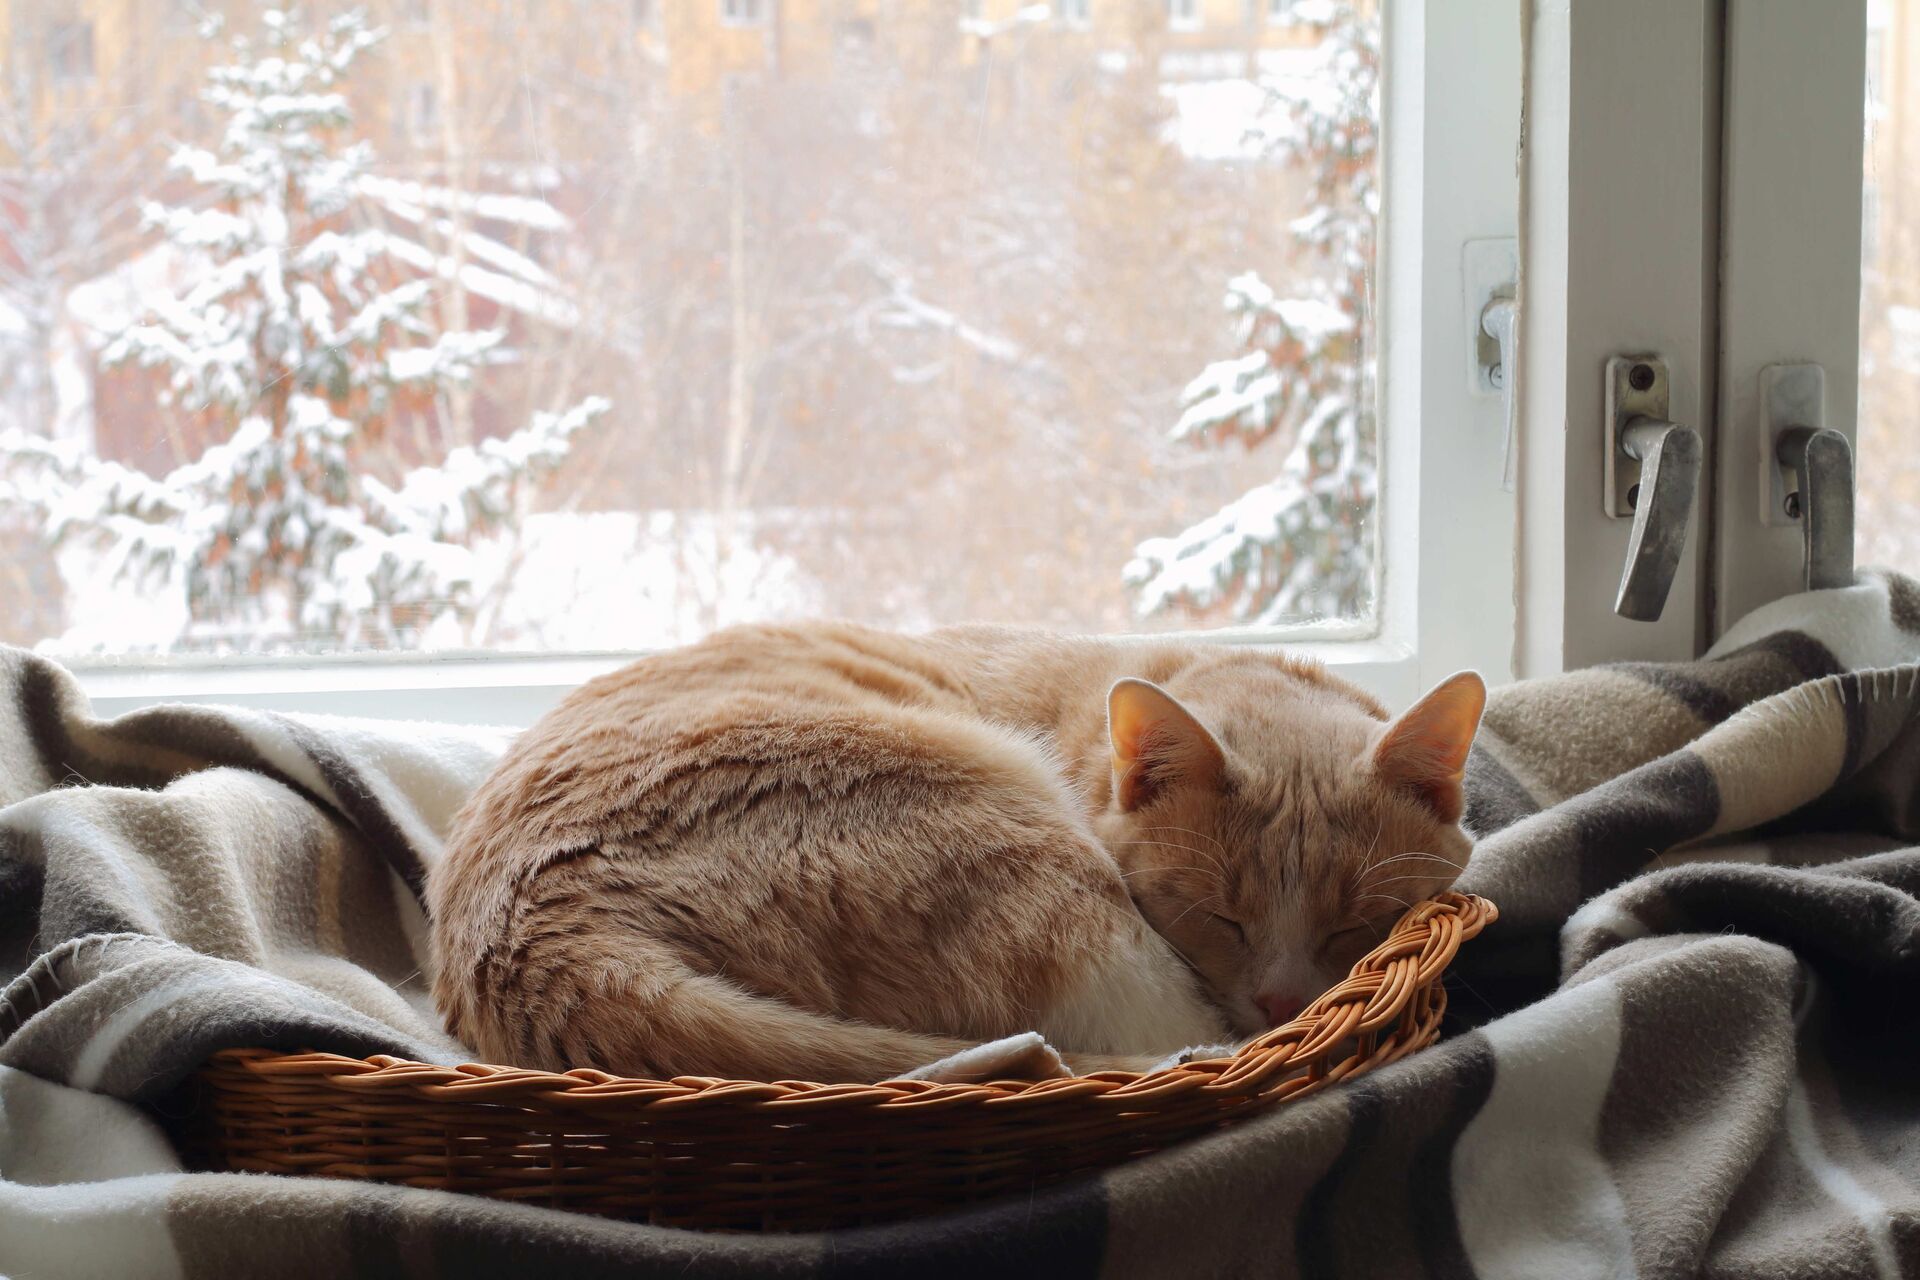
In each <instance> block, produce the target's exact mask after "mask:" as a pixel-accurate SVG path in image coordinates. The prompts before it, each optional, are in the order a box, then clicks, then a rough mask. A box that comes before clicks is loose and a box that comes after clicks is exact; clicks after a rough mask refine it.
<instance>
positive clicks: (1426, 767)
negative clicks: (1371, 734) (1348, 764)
mask: <svg viewBox="0 0 1920 1280" xmlns="http://www.w3.org/2000/svg"><path fill="white" fill-rule="evenodd" d="M1486 705H1487V685H1486V682H1485V681H1484V680H1482V679H1481V678H1480V674H1479V673H1478V672H1476V671H1462V672H1461V673H1460V674H1458V675H1454V676H1448V677H1447V678H1446V679H1445V680H1442V681H1441V682H1440V683H1439V684H1437V685H1435V686H1434V688H1433V689H1432V691H1431V692H1429V693H1428V694H1427V696H1426V697H1424V698H1422V699H1420V701H1418V702H1416V703H1414V704H1413V706H1411V707H1409V708H1408V709H1407V711H1406V714H1404V715H1402V716H1401V717H1400V718H1399V719H1398V720H1395V721H1394V722H1393V723H1392V724H1390V725H1388V726H1387V730H1386V732H1385V733H1383V734H1382V735H1381V736H1380V741H1379V743H1378V744H1377V745H1376V746H1375V747H1374V748H1373V770H1374V773H1375V775H1376V776H1377V777H1379V778H1380V780H1381V781H1383V782H1385V783H1387V784H1388V785H1389V786H1393V787H1398V788H1400V789H1401V790H1403V791H1409V792H1411V793H1413V795H1414V796H1416V797H1418V799H1419V800H1420V802H1421V803H1422V804H1424V805H1426V806H1427V807H1428V808H1429V809H1431V810H1433V813H1434V816H1435V817H1437V818H1439V819H1440V821H1442V822H1458V821H1460V814H1461V811H1462V810H1463V809H1464V808H1465V807H1466V799H1465V797H1464V796H1463V795H1462V794H1461V790H1460V783H1461V779H1462V777H1463V776H1464V775H1465V773H1466V769H1467V751H1468V749H1469V748H1471V747H1472V746H1473V735H1474V733H1475V731H1476V730H1478V729H1479V727H1480V713H1481V712H1482V711H1483V710H1485V709H1486Z"/></svg>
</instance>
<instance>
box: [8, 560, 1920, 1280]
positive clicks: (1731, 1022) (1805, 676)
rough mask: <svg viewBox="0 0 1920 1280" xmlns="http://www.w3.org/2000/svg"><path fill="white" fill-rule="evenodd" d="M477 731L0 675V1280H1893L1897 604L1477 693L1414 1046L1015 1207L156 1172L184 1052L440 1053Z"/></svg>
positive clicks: (1908, 1132)
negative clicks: (1264, 1278) (632, 1216)
mask: <svg viewBox="0 0 1920 1280" xmlns="http://www.w3.org/2000/svg"><path fill="white" fill-rule="evenodd" d="M510 737H511V733H510V731H507V730H489V729H469V728H464V727H456V726H444V725H425V724H408V723H399V722H372V721H353V720H345V719H334V718H328V717H322V716H293V715H277V714H272V713H266V712H259V711H250V710H242V709H236V708H225V707H197V706H192V707H190V706H169V707H158V708H153V709H150V710H146V711H141V712H138V713H134V714H132V715H128V716H123V717H121V718H119V719H117V720H113V721H100V720H97V719H95V718H94V717H93V716H92V715H91V713H90V711H89V709H88V706H87V703H86V699H85V697H84V695H83V694H82V692H81V690H80V688H79V686H78V684H77V683H76V682H75V681H74V680H73V679H72V678H71V677H70V676H69V675H68V674H67V673H66V672H65V671H64V670H62V669H61V668H60V667H59V666H58V665H57V664H55V663H53V662H51V661H49V660H47V659H45V658H42V657H38V656H35V655H32V654H28V653H23V652H20V651H14V650H0V1274H7V1275H14V1276H29V1275H31V1276H40V1275H47V1276H64V1275H74V1276H80V1275H177V1276H189V1277H191V1276H201V1275H205V1276H209V1277H212V1276H226V1275H233V1274H247V1273H255V1272H266V1271H269V1270H272V1271H274V1272H276V1273H281V1274H288V1275H305V1274H316V1275H319V1274H344V1273H347V1272H351V1271H356V1270H357V1271H363V1272H366V1273H368V1274H407V1275H413V1274H418V1275H438V1274H447V1273H453V1272H456V1271H457V1272H459V1273H460V1274H463V1275H474V1274H482V1275H484V1274H502V1275H510V1274H521V1273H524V1272H526V1271H529V1270H532V1269H535V1268H540V1269H551V1270H554V1271H556V1272H559V1271H565V1272H567V1273H569V1274H581V1275H593V1274H601V1273H606V1274H616V1273H617V1274H628V1275H630V1274H652V1273H654V1272H660V1273H664V1274H673V1275H679V1276H735V1275H762V1274H766V1275H794V1276H800V1275H808V1276H813V1275H868V1274H872V1275H884V1274H896V1273H905V1272H910V1273H912V1274H916V1275H939V1274H949V1273H951V1274H956V1275H959V1274H966V1275H977V1274H983V1273H986V1274H1000V1273H1005V1274H1041V1273H1045V1274H1047V1275H1049V1276H1052V1277H1060V1276H1071V1275H1095V1274H1105V1275H1110V1276H1141V1277H1148V1276H1164V1275H1209V1276H1212V1275H1234V1274H1256V1273H1257V1274H1263V1275H1264V1274H1274V1273H1276V1272H1278V1273H1281V1274H1308V1275H1355V1276H1375V1275H1388V1274H1392V1275H1400V1274H1435V1275H1448V1276H1464V1275H1476V1276H1487V1277H1494V1276H1508V1275H1511V1276H1543V1275H1554V1276H1562V1275H1564V1276H1579V1275H1675V1276H1679V1275H1701V1274H1704V1275H1715V1276H1728V1277H1734V1276H1738V1277H1758V1278H1762V1280H1764V1278H1765V1277H1773V1276H1779V1277H1795V1276H1809V1275H1820V1276H1848V1275H1862V1276H1893V1275H1899V1274H1916V1273H1920V1069H1917V1068H1916V1065H1915V1064H1916V1063H1917V1062H1920V1018H1916V1017H1915V1013H1916V1011H1920V849H1916V848H1913V847H1911V846H1912V844H1913V843H1914V842H1915V841H1916V840H1920V586H1916V584H1915V583H1913V582H1912V581H1910V580H1908V579H1906V578H1904V577H1900V576H1898V575H1893V574H1869V575H1864V576H1863V577H1862V578H1861V580H1860V582H1859V584H1858V585H1856V586H1854V587H1851V588H1848V589H1845V590H1842V591H1831V592H1819V593H1810V594H1808V595H1804V596H1799V597H1795V598H1793V599H1789V600H1784V601H1780V602H1777V603H1776V604H1774V605H1770V606H1768V607H1767V608H1765V609H1762V610H1760V611H1758V612H1757V613H1755V614H1754V615H1752V616H1751V617H1749V618H1747V619H1744V620H1743V621H1742V622H1741V623H1739V624H1738V625H1737V626H1736V627H1734V628H1733V629H1732V630H1731V631H1730V632H1729V633H1728V635H1727V637H1726V638H1725V639H1723V640H1722V642H1721V643H1720V644H1719V645H1717V646H1715V648H1714V649H1713V650H1712V651H1710V652H1709V653H1708V654H1707V655H1706V657H1704V658H1702V659H1701V660H1699V661H1697V662H1691V663H1679V664H1647V663H1624V664H1618V665H1614V666H1607V667H1601V668H1595V669H1592V670H1587V671H1580V672H1573V673H1569V674H1567V675H1564V676H1557V677H1552V678H1548V679H1542V680H1536V681H1530V682H1523V683H1521V684H1518V685H1514V686H1511V687H1508V688H1505V689H1500V690H1496V691H1495V693H1494V694H1493V696H1492V699H1491V701H1490V704H1489V707H1488V712H1487V716H1486V721H1485V725H1484V728H1483V732H1482V735H1481V738H1480V740H1479V742H1478V743H1477V744H1476V746H1475V749H1474V753H1473V757H1472V760H1471V762H1470V765H1469V771H1468V792H1469V811H1468V812H1469V821H1470V823H1471V824H1472V825H1473V827H1474V829H1475V830H1476V832H1477V833H1478V834H1479V835H1480V837H1481V842H1480V844H1479V847H1478V848H1477V850H1476V852H1475V855H1474V858H1473V861H1472V864H1471V865H1470V866H1469V868H1468V870H1467V872H1466V874H1465V875H1464V876H1463V878H1462V881H1461V884H1460V887H1461V888H1462V889H1465V890H1468V891H1471V892H1475V893H1480V894H1484V895H1486V896H1487V897H1489V898H1491V899H1493V900H1494V901H1496V902H1497V903H1498V904H1499V906H1500V909H1501V919H1500V921H1499V922H1498V923H1497V924H1496V925H1494V926H1493V927H1491V928H1490V929H1489V930H1488V931H1487V932H1486V933H1485V934H1484V935H1483V936H1482V938H1481V939H1479V940H1478V941H1476V942H1475V943H1473V944H1471V945H1470V946H1469V947H1467V948H1466V949H1465V950H1464V951H1463V952H1462V955H1461V959H1460V961H1459V963H1458V965H1457V967H1456V971H1455V973H1454V974H1453V975H1452V977H1451V979H1450V984H1449V986H1450V992H1451V996H1452V1000H1453V1012H1454V1020H1453V1026H1454V1030H1455V1034H1453V1035H1451V1036H1450V1037H1449V1038H1448V1039H1446V1040H1444V1041H1443V1042H1442V1043H1440V1044H1439V1045H1437V1046H1435V1047H1434V1048H1433V1049H1431V1050H1428V1051H1426V1052H1424V1053H1421V1054H1417V1055H1415V1056H1414V1057H1413V1058H1410V1059H1408V1060H1407V1061H1405V1062H1403V1063H1400V1064H1398V1065H1396V1066H1394V1067H1391V1068H1388V1069H1385V1070H1382V1071H1379V1072H1376V1073H1374V1074H1372V1075H1369V1076H1366V1077H1363V1078H1361V1079H1360V1080H1358V1081H1355V1082H1352V1083H1350V1084H1348V1085H1345V1086H1343V1087H1341V1088H1338V1089H1335V1090H1331V1091H1329V1092H1327V1093H1324V1094H1320V1095H1316V1096H1315V1097H1312V1098H1309V1099H1307V1100H1304V1101H1302V1102H1300V1103H1297V1104H1292V1105H1289V1106H1286V1107H1282V1108H1280V1109H1279V1110H1277V1111H1275V1112H1273V1113H1272V1114H1269V1115H1267V1116H1264V1117H1260V1118H1258V1119H1256V1120H1253V1121H1249V1122H1246V1123H1244V1124H1241V1125H1238V1126H1236V1127H1234V1128H1232V1129H1230V1130H1227V1131H1224V1132H1222V1133H1220V1134H1218V1135H1215V1136H1213V1137H1210V1138H1207V1139H1203V1140H1200V1141H1196V1142H1192V1143H1188V1144H1185V1145H1183V1146H1181V1147H1179V1148H1176V1149H1174V1150H1172V1151H1168V1152H1165V1153H1163V1154H1161V1155H1159V1156H1155V1157H1151V1158H1148V1159H1144V1160H1140V1161H1136V1162H1134V1163H1132V1164H1129V1165H1127V1166H1124V1167H1121V1168H1118V1169H1115V1170H1112V1171H1110V1172H1109V1173H1107V1174H1105V1175H1103V1176H1101V1177H1099V1178H1093V1179H1087V1180H1084V1181H1082V1182H1078V1183H1074V1184H1070V1185H1065V1186H1060V1187H1054V1188H1048V1189H1043V1190H1040V1191H1037V1192H1036V1193H1035V1194H1034V1195H1033V1196H1032V1197H1030V1198H1028V1199H1026V1200H1023V1201H1021V1202H1019V1203H1017V1204H1011V1203H1010V1204H997V1205H988V1206H982V1207H978V1208H974V1209H969V1210H965V1211H961V1212H957V1213H954V1214H951V1215H945V1216H942V1217H937V1218H930V1219H926V1220H923V1221H916V1222H910V1223H903V1224H899V1225H896V1226H890V1227H884V1228H867V1229H861V1230H857V1231H847V1232H836V1233H831V1234H825V1235H796V1236H781V1237H775V1236H769V1237H764V1238H756V1237H748V1236H700V1235H695V1234H692V1233H686V1232H678V1231H671V1230H665V1229H658V1228H650V1227H645V1226H637V1225H631V1224H624V1223H613V1222H602V1221H597V1220H592V1219H587V1218H583V1217H580V1216H577V1215H570V1214H564V1213H558V1212H553V1211H547V1210H537V1209H529V1208H526V1207H523V1206H515V1205H508V1204H501V1203H497V1202H493V1201H487V1200H482V1199H478V1198H473V1197H464V1196H458V1195H453V1194H448V1193H439V1192H425V1191H413V1190H407V1189H400V1188H386V1187H377V1186H364V1185H357V1184H348V1183H340V1182H330V1181H325V1180H311V1179H283V1178H268V1177H257V1176H235V1175H215V1174H202V1173H188V1172H184V1171H183V1170H182V1169H181V1167H180V1165H179V1163H178V1161H177V1159H175V1158H174V1157H173V1155H172V1153H171V1151H170V1150H169V1149H168V1147H167V1145H166V1142H165V1140H164V1137H163V1136H162V1133H161V1130H160V1129H159V1128H156V1126H155V1122H154V1120H153V1119H152V1115H151V1111H150V1107H151V1105H152V1104H153V1103H154V1102H155V1100H157V1099H161V1098H163V1097H165V1096H166V1095H167V1094H168V1092H169V1090H171V1089H172V1088H173V1087H174V1086H176V1085H177V1084H178V1083H179V1082H180V1081H181V1080H183V1079H184V1078H185V1077H186V1076H188V1075H189V1074H190V1073H191V1072H192V1071H193V1070H194V1068H195V1067H197V1066H198V1065H199V1064H200V1063H201V1062H202V1061H204V1060H205V1058H206V1057H207V1055H209V1054H210V1053H212V1052H213V1051H215V1050H217V1049H219V1048H224V1047H229V1046H244V1045H258V1046H265V1047H269V1048H288V1049H291V1048H298V1047H314V1048H320V1049H326V1050H332V1051H334V1052H339V1053H345V1054H351V1055H355V1056H360V1055H365V1054H370V1053H382V1052H384V1053H395V1054H401V1055H404V1056H408V1057H414V1058H420V1059H424V1060H428V1061H437V1062H457V1061H460V1060H463V1059H464V1058H466V1057H467V1056H468V1055H467V1054H466V1052H465V1050H463V1048H462V1047H461V1046H460V1045H459V1044H458V1043H456V1042H455V1041H454V1040H452V1039H451V1038H450V1037H448V1036H447V1035H446V1033H445V1031H444V1030H443V1029H442V1028H441V1027H440V1025H439V1021H438V1019H437V1017H436V1016H435V1014H434V1011H433V1008H432V1003H431V1000H430V999H429V997H428V994H427V992H428V986H429V978H430V972H431V969H430V966H431V957H430V955H429V954H428V950H427V942H426V936H427V931H426V918H425V915H424V910H423V907H422V903H421V885H422V883H423V880H424V876H425V873H426V869H427V868H428V867H430V866H431V865H432V864H433V862H434V860H435V859H436V858H437V857H438V856H439V852H440V840H441V838H442V836H443V834H444V832H445V831H446V830H447V827H448V825H449V823H450V821H451V819H452V816H453V814H454V812H455V811H456V810H457V808H458V807H459V805H460V803H461V801H462V800H463V799H464V797H465V795H466V794H467V793H468V791H469V790H470V789H471V788H472V787H473V786H474V785H476V784H477V783H478V782H479V781H480V779H481V778H482V777H484V776H485V774H486V772H487V770H488V769H489V768H490V767H491V765H492V763H493V761H494V760H495V759H496V758H497V756H498V754H499V753H500V751H501V750H503V749H504V747H505V745H506V743H507V742H508V741H509V740H510Z"/></svg>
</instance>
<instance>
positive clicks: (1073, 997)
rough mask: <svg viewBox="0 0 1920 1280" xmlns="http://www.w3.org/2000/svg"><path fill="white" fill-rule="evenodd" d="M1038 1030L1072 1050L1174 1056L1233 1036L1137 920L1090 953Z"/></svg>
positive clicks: (1179, 963) (1187, 972)
mask: <svg viewBox="0 0 1920 1280" xmlns="http://www.w3.org/2000/svg"><path fill="white" fill-rule="evenodd" d="M1035 1030H1037V1031H1039V1032H1040V1033H1041V1034H1042V1035H1043V1036H1045V1037H1046V1038H1047V1040H1048V1041H1049V1042H1050V1043H1052V1044H1053V1045H1054V1046H1056V1047H1057V1048H1060V1049H1062V1050H1065V1051H1066V1052H1068V1053H1075V1052H1078V1053H1115V1054H1156V1053H1174V1052H1177V1051H1178V1050H1181V1049H1185V1048H1189V1047H1191V1046H1193V1045H1211V1044H1219V1043H1222V1042H1223V1041H1228V1040H1231V1039H1232V1038H1233V1033H1232V1030H1231V1029H1230V1028H1229V1027H1228V1025H1227V1021H1226V1018H1225V1016H1224V1015H1223V1014H1222V1013H1221V1012H1220V1010H1219V1009H1218V1008H1217V1007H1215V1006H1214V1004H1213V1003H1212V1002H1211V1001H1209V1000H1207V999H1206V998H1205V996H1204V995H1203V994H1202V991H1201V987H1200V982H1199V980H1198V978H1196V977H1195V975H1194V973H1193V970H1192V969H1190V968H1188V967H1187V965H1186V963H1185V962H1184V961H1183V960H1181V959H1180V957H1179V956H1178V955H1177V954H1175V952H1174V950H1173V948H1172V947H1171V946H1169V945H1168V943H1167V940H1166V939H1165V938H1163V937H1161V936H1160V935H1159V934H1158V933H1156V932H1155V931H1154V929H1153V927H1152V926H1151V925H1149V924H1147V922H1146V921H1145V920H1141V919H1138V918H1137V917H1136V918H1135V919H1133V920H1132V921H1128V922H1126V923H1122V924H1119V925H1117V927H1116V936H1115V937H1114V938H1113V941H1112V945H1110V946H1108V947H1105V948H1102V949H1101V950H1100V951H1099V952H1098V953H1096V954H1089V955H1088V956H1087V957H1086V958H1085V960H1084V961H1083V962H1082V965H1081V967H1080V970H1079V972H1078V973H1077V974H1075V976H1074V977H1073V979H1072V980H1071V981H1069V982H1068V983H1067V985H1066V986H1065V987H1064V988H1063V989H1062V991H1061V994H1060V997H1059V998H1058V999H1057V1000H1056V1001H1055V1002H1054V1004H1053V1006H1052V1007H1051V1008H1048V1009H1045V1010H1043V1011H1042V1012H1041V1015H1040V1018H1039V1026H1037V1027H1036V1028H1035Z"/></svg>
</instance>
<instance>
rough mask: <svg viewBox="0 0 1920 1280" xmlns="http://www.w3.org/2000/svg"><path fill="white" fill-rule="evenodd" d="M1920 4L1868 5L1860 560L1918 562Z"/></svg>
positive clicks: (1900, 0)
mask: <svg viewBox="0 0 1920 1280" xmlns="http://www.w3.org/2000/svg"><path fill="white" fill-rule="evenodd" d="M1916 58H1920V4H1916V3H1915V0H1871V3H1869V4H1868V6H1867V103H1866V126H1867V140H1866V170H1867V171H1866V186H1865V189H1864V190H1863V191H1862V192H1861V197H1862V199H1861V209H1862V225H1861V228H1860V259H1861V260H1860V436H1859V447H1858V450H1857V458H1856V462H1855V466H1854V472H1855V475H1856V476H1857V478H1858V481H1857V482H1858V485H1859V491H1860V497H1859V504H1858V509H1857V510H1856V512H1855V516H1854V543H1855V555H1856V558H1857V559H1858V560H1859V561H1860V562H1861V563H1863V564H1883V565H1895V566H1898V567H1901V568H1907V567H1910V566H1911V565H1913V564H1914V563H1916V562H1920V185H1916V183H1915V179H1914V177H1913V175H1914V174H1915V173H1916V172H1920V170H1916V168H1915V166H1916V165H1920V102H1916V101H1915V99H1914V96H1913V94H1914V89H1915V87H1916V85H1915V81H1914V79H1913V72H1914V69H1915V66H1916V61H1915V60H1916Z"/></svg>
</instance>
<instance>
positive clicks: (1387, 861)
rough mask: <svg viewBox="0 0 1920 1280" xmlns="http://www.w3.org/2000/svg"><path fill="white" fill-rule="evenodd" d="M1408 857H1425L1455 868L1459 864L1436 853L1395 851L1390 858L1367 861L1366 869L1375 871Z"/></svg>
mask: <svg viewBox="0 0 1920 1280" xmlns="http://www.w3.org/2000/svg"><path fill="white" fill-rule="evenodd" d="M1408 858H1425V859H1427V860H1428V861H1430V862H1444V863H1446V864H1447V865H1448V866H1450V867H1456V868H1457V867H1458V865H1459V864H1457V863H1456V862H1454V860H1453V859H1452V858H1443V857H1441V856H1440V855H1439V854H1437V853H1396V854H1394V855H1393V856H1392V857H1391V858H1382V859H1380V861H1378V862H1373V863H1368V864H1367V869H1368V870H1370V871H1377V870H1379V869H1380V868H1381V867H1390V866H1392V865H1393V864H1394V863H1396V862H1404V861H1406V860H1407V859H1408Z"/></svg>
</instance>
